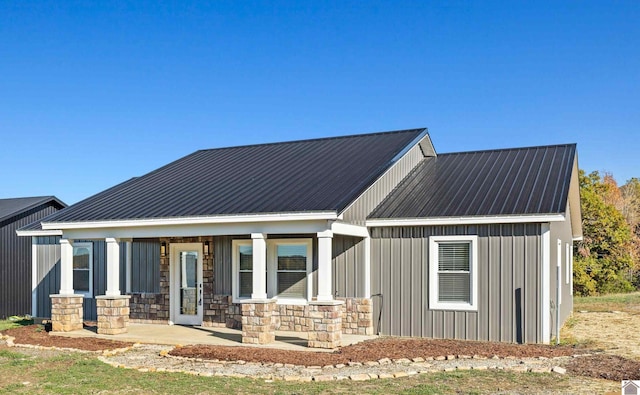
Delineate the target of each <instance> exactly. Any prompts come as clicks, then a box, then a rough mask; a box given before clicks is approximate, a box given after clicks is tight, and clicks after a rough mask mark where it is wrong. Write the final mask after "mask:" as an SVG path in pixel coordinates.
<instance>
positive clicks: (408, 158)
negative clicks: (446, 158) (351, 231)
mask: <svg viewBox="0 0 640 395" xmlns="http://www.w3.org/2000/svg"><path fill="white" fill-rule="evenodd" d="M426 156H435V153H434V152H433V148H432V146H431V142H430V140H429V136H425V137H424V138H423V139H422V140H421V141H420V142H419V143H418V144H416V145H414V146H413V147H412V148H411V149H409V151H407V153H406V154H405V155H404V156H403V157H402V158H400V159H399V160H398V161H397V162H396V163H395V164H394V165H393V166H391V168H390V169H389V170H388V171H387V172H386V173H384V174H383V175H382V176H381V177H380V178H379V179H378V180H376V182H375V183H373V185H371V187H370V188H369V189H367V190H366V191H365V192H364V193H363V194H362V195H360V197H358V199H356V200H355V201H354V202H353V203H352V204H351V205H350V206H349V207H347V208H346V209H345V210H344V211H343V212H342V215H343V220H344V221H345V222H349V223H352V224H356V225H364V224H365V221H366V219H367V216H368V215H369V214H370V213H371V211H373V209H374V208H376V207H377V206H378V204H380V202H382V200H383V199H384V198H385V197H387V196H388V195H389V192H391V191H392V190H393V188H395V187H396V186H397V185H398V184H399V183H400V181H402V179H404V177H406V176H407V174H409V173H410V172H411V170H413V168H414V167H416V165H417V164H418V163H420V161H421V160H423V159H424V158H425V157H426Z"/></svg>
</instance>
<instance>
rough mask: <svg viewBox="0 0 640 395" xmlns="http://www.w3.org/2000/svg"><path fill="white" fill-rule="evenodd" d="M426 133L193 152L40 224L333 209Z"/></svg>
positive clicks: (349, 199)
mask: <svg viewBox="0 0 640 395" xmlns="http://www.w3.org/2000/svg"><path fill="white" fill-rule="evenodd" d="M426 134H427V132H426V129H411V130H403V131H395V132H383V133H372V134H362V135H352V136H342V137H331V138H322V139H314V140H301V141H291V142H283V143H271V144H260V145H248V146H240V147H230V148H218V149H209V150H201V151H196V152H194V153H193V154H190V155H187V156H185V157H183V158H181V159H178V160H177V161H175V162H172V163H170V164H168V165H166V166H164V167H161V168H159V169H157V170H155V171H152V172H150V173H148V174H146V175H144V176H141V177H137V178H134V179H131V180H129V181H126V182H124V183H122V184H119V185H117V186H115V187H113V188H111V189H108V190H106V191H104V192H101V193H99V194H97V195H94V196H92V197H90V198H87V199H85V200H83V201H81V202H79V203H76V204H74V205H72V206H69V207H68V208H66V209H64V210H61V211H59V212H57V213H55V214H52V215H51V216H49V217H47V218H45V219H44V220H43V222H49V223H51V222H54V223H57V222H83V221H109V220H124V219H148V218H171V217H195V216H218V215H233V214H266V213H284V212H287V213H293V212H318V211H336V212H338V211H340V210H342V209H344V208H345V207H346V206H347V205H348V204H349V203H351V202H352V201H353V200H355V199H356V198H357V197H358V196H359V195H360V194H361V193H362V192H364V190H366V188H368V187H369V186H370V185H371V184H372V183H373V182H374V181H375V180H376V179H377V178H378V177H379V176H380V175H381V174H382V173H383V172H384V171H385V170H386V169H388V168H389V167H390V166H391V165H392V164H393V163H395V161H396V160H397V159H398V156H399V155H400V154H402V153H403V152H405V151H406V150H407V149H408V147H410V146H412V145H413V144H415V143H417V141H419V139H421V138H422V137H423V136H425V135H426Z"/></svg>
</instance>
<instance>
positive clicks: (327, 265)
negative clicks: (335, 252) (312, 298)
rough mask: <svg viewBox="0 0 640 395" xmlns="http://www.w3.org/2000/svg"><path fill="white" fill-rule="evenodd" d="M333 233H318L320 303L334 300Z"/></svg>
mask: <svg viewBox="0 0 640 395" xmlns="http://www.w3.org/2000/svg"><path fill="white" fill-rule="evenodd" d="M332 242H333V232H332V231H330V230H325V231H324V232H318V296H317V298H316V300H317V301H318V302H326V301H332V300H333V292H332V287H331V282H332V279H331V243H332Z"/></svg>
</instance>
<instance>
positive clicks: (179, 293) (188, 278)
mask: <svg viewBox="0 0 640 395" xmlns="http://www.w3.org/2000/svg"><path fill="white" fill-rule="evenodd" d="M170 246H171V247H170V248H171V301H170V302H171V303H170V304H171V312H172V314H171V315H172V319H171V321H172V322H173V323H175V324H181V325H202V303H203V300H202V296H203V295H202V243H172V244H171V245H170Z"/></svg>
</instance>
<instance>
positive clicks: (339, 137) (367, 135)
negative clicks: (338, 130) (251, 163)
mask: <svg viewBox="0 0 640 395" xmlns="http://www.w3.org/2000/svg"><path fill="white" fill-rule="evenodd" d="M426 129H427V128H414V129H400V130H389V131H384V132H372V133H360V134H349V135H346V136H344V135H341V136H329V137H316V138H311V139H300V140H288V141H274V142H270V143H256V144H247V145H232V146H229V147H217V148H203V149H200V150H198V151H196V152H204V151H218V150H225V149H231V148H250V147H264V146H269V145H283V144H293V143H308V142H312V141H323V140H327V141H328V140H342V139H348V138H355V137H370V136H378V135H383V134H392V133H410V132H416V131H421V132H422V131H424V130H426Z"/></svg>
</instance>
